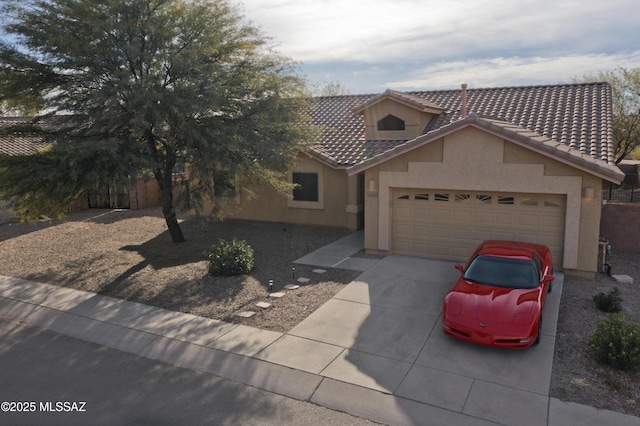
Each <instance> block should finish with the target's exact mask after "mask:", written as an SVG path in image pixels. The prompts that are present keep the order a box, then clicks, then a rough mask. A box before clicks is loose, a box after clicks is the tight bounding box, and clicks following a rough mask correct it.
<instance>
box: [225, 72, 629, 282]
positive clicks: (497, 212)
mask: <svg viewBox="0 0 640 426" xmlns="http://www.w3.org/2000/svg"><path fill="white" fill-rule="evenodd" d="M311 115H312V117H313V121H314V123H315V124H317V125H319V126H322V128H323V134H322V138H321V140H319V141H318V142H317V144H316V145H315V146H313V148H312V149H310V150H309V151H308V152H303V153H300V155H299V158H298V162H297V164H296V165H295V167H294V168H293V169H292V170H291V171H290V172H289V176H288V179H289V181H290V182H292V183H296V184H298V186H297V188H296V189H294V190H293V191H292V193H291V194H290V196H289V197H284V196H282V195H280V194H278V193H275V192H274V191H273V190H270V189H268V188H259V189H257V190H256V191H255V192H256V193H257V194H258V196H257V197H255V198H251V199H249V198H245V197H243V196H242V194H241V192H240V191H237V192H236V198H235V200H234V202H232V203H229V204H228V205H226V206H225V207H224V209H223V211H224V213H225V214H226V215H227V216H230V217H235V218H242V219H253V220H266V221H278V222H293V223H305V224H315V225H327V226H339V227H346V228H350V229H360V228H364V241H365V249H366V250H367V252H370V253H378V254H400V255H410V256H422V257H429V258H440V259H450V260H465V259H466V258H467V257H468V256H469V255H470V254H471V252H472V251H473V249H474V248H475V247H476V246H477V245H478V244H479V243H480V242H481V241H483V240H486V239H509V240H519V241H529V242H537V243H542V244H546V245H547V246H549V247H550V248H551V250H552V253H553V256H554V262H555V267H556V269H557V270H564V271H565V273H569V274H579V275H587V276H592V275H593V273H594V272H595V271H596V270H597V258H598V239H599V236H600V235H599V229H600V216H601V208H602V193H601V191H600V188H602V184H603V182H605V181H608V182H613V183H616V184H618V183H620V182H621V181H622V179H624V174H623V173H622V172H621V171H620V170H619V169H618V167H617V166H616V165H615V162H614V156H613V131H612V125H613V118H612V106H611V87H610V86H609V85H608V84H606V83H589V84H564V85H548V86H530V87H502V88H488V89H467V87H466V85H462V87H461V89H459V90H440V91H419V92H398V91H391V90H387V91H385V92H384V93H381V94H371V95H346V96H331V97H318V98H315V99H314V100H313V109H312V111H311ZM237 184H239V185H242V184H243V182H242V179H241V178H239V179H238V180H237Z"/></svg>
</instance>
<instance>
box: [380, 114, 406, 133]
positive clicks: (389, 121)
mask: <svg viewBox="0 0 640 426" xmlns="http://www.w3.org/2000/svg"><path fill="white" fill-rule="evenodd" d="M404 129H405V125H404V120H402V119H400V118H398V117H396V116H395V115H391V114H389V115H387V116H386V117H385V118H383V119H382V120H378V130H404Z"/></svg>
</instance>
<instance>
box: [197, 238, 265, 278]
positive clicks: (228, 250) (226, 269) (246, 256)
mask: <svg viewBox="0 0 640 426" xmlns="http://www.w3.org/2000/svg"><path fill="white" fill-rule="evenodd" d="M205 255H206V256H207V258H208V259H209V275H215V276H232V275H242V274H248V273H249V272H251V270H252V269H253V266H254V261H253V249H252V248H251V246H250V245H249V244H248V243H247V242H246V241H244V240H241V241H238V240H236V239H235V238H234V239H233V241H230V242H229V241H226V240H220V241H219V242H218V244H216V245H213V246H211V249H210V250H209V252H205Z"/></svg>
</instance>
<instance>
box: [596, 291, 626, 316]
mask: <svg viewBox="0 0 640 426" xmlns="http://www.w3.org/2000/svg"><path fill="white" fill-rule="evenodd" d="M593 301H594V302H595V304H596V308H598V309H600V310H601V311H603V312H620V311H621V310H622V297H621V296H620V289H619V288H618V287H614V289H613V290H611V291H610V292H609V293H598V294H596V295H595V296H593Z"/></svg>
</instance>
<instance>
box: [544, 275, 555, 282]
mask: <svg viewBox="0 0 640 426" xmlns="http://www.w3.org/2000/svg"><path fill="white" fill-rule="evenodd" d="M555 279H556V277H554V276H553V275H545V276H544V278H542V281H545V282H551V281H553V280H555Z"/></svg>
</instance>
